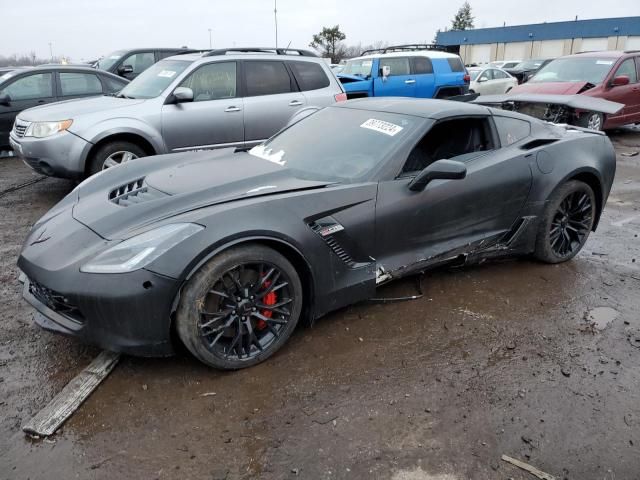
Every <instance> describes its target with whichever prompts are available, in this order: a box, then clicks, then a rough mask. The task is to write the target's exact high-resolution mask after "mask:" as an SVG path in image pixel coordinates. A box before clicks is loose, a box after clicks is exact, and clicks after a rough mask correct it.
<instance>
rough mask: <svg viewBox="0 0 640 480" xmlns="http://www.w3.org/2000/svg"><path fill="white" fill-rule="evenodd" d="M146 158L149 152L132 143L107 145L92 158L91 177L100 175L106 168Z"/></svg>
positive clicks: (118, 142) (121, 142)
mask: <svg viewBox="0 0 640 480" xmlns="http://www.w3.org/2000/svg"><path fill="white" fill-rule="evenodd" d="M146 156H147V152H145V151H144V149H143V148H142V147H140V146H139V145H136V144H135V143H132V142H126V141H115V142H109V143H105V144H104V145H102V146H101V147H100V148H98V150H96V152H95V153H94V155H93V157H92V158H91V163H90V164H89V175H93V174H95V173H98V172H100V171H102V170H104V169H106V168H110V167H114V166H116V165H118V164H120V163H124V162H128V161H131V160H135V159H136V158H140V157H146Z"/></svg>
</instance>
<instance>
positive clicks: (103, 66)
mask: <svg viewBox="0 0 640 480" xmlns="http://www.w3.org/2000/svg"><path fill="white" fill-rule="evenodd" d="M125 53H127V51H126V50H118V51H116V52H111V53H110V54H109V55H106V56H104V57H102V58H101V59H100V60H98V68H99V69H100V70H109V69H110V68H111V67H113V66H114V65H115V64H116V62H117V61H118V60H120V58H121V57H122V56H123V55H124V54H125Z"/></svg>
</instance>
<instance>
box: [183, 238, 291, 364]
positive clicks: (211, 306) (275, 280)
mask: <svg viewBox="0 0 640 480" xmlns="http://www.w3.org/2000/svg"><path fill="white" fill-rule="evenodd" d="M302 295H303V294H302V284H301V282H300V277H299V275H298V273H297V272H296V270H295V268H294V267H293V265H291V263H290V262H289V261H288V260H287V259H286V258H285V257H284V256H283V255H281V254H280V253H278V252H276V251H275V250H272V249H271V248H268V247H265V246H262V245H255V244H253V245H245V246H239V247H234V248H231V249H229V250H227V251H225V252H222V253H221V254H219V255H216V256H215V257H214V258H212V259H211V260H209V261H208V262H207V263H206V264H204V265H203V266H202V267H201V268H200V270H198V272H197V273H196V274H195V275H194V276H193V277H192V278H191V279H190V280H189V282H188V283H187V285H186V287H185V288H184V290H183V292H182V295H181V297H180V303H179V305H178V310H177V314H176V327H177V331H178V335H179V337H180V339H181V340H182V342H183V343H184V345H185V346H186V347H187V348H188V349H189V351H190V352H191V353H192V354H193V355H194V356H195V357H196V358H198V360H200V361H201V362H203V363H205V364H207V365H209V366H211V367H214V368H219V369H223V370H236V369H239V368H245V367H250V366H252V365H255V364H257V363H260V362H262V361H264V360H266V359H267V358H269V357H270V356H271V355H273V354H274V353H275V352H276V351H277V350H278V349H280V347H282V345H283V344H284V343H285V342H286V341H287V340H288V338H289V337H290V336H291V334H292V332H293V330H294V328H295V326H296V324H297V323H298V319H299V318H300V314H301V312H302Z"/></svg>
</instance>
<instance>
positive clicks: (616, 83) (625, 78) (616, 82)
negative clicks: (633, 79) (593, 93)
mask: <svg viewBox="0 0 640 480" xmlns="http://www.w3.org/2000/svg"><path fill="white" fill-rule="evenodd" d="M629 82H630V79H629V75H618V76H617V77H615V78H614V79H613V80H612V81H611V86H612V87H622V86H624V85H629Z"/></svg>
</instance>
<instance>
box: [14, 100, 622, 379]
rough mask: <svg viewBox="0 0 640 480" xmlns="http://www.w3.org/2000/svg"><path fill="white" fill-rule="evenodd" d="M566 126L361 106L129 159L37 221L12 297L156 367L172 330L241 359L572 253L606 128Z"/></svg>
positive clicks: (598, 174)
mask: <svg viewBox="0 0 640 480" xmlns="http://www.w3.org/2000/svg"><path fill="white" fill-rule="evenodd" d="M480 98H482V97H480ZM480 98H479V99H480ZM479 99H478V100H479ZM600 102H603V101H600ZM604 103H608V102H604ZM570 128H571V127H560V126H556V125H551V124H548V123H545V122H542V121H539V120H536V119H534V118H531V117H528V116H525V115H521V114H518V113H513V112H507V111H502V110H494V109H490V108H487V107H484V106H479V105H473V104H470V103H464V102H454V101H444V100H424V99H399V98H395V99H389V98H387V99H373V98H369V99H360V100H353V101H350V102H344V103H340V104H337V105H334V106H332V107H329V108H325V109H322V110H320V111H318V112H317V113H314V114H312V115H311V116H309V117H307V118H305V119H303V120H301V121H299V122H297V123H295V124H293V125H292V126H291V127H289V128H288V129H285V130H282V131H281V132H280V133H279V134H278V135H276V136H274V137H273V138H271V139H270V140H268V141H267V142H266V143H264V144H262V145H259V146H256V147H254V148H253V149H252V150H251V151H249V152H238V151H235V152H234V151H233V150H225V151H222V150H221V151H218V152H197V153H195V152H194V153H184V154H181V155H164V156H159V157H155V158H149V159H142V160H140V161H137V162H130V163H127V164H125V165H122V166H121V167H118V168H114V169H110V170H107V171H105V172H104V173H103V174H101V175H96V176H95V177H92V178H90V179H89V180H87V181H86V182H84V183H82V184H81V185H80V186H79V187H78V188H77V189H76V190H74V191H73V192H71V193H70V194H69V195H67V197H65V198H64V199H63V200H62V201H61V202H60V203H59V204H58V205H57V206H55V207H54V208H53V209H52V210H51V211H49V213H47V214H46V215H45V216H44V217H43V218H42V219H41V220H39V221H38V222H37V223H36V224H35V225H34V227H33V229H32V230H31V232H30V233H29V236H28V237H27V239H26V241H25V243H24V247H23V250H22V252H21V254H20V258H19V260H18V266H19V268H20V269H21V271H22V272H23V275H21V277H22V278H23V280H24V282H25V285H24V290H23V292H24V293H23V295H24V297H25V299H26V300H27V302H29V303H30V304H31V305H33V306H34V307H35V308H36V309H37V310H38V311H39V312H40V313H41V314H42V315H36V317H35V318H36V322H37V323H38V324H39V325H40V326H42V327H43V328H45V329H47V330H51V331H54V332H59V333H65V334H67V335H72V336H75V337H78V338H80V339H82V340H83V341H85V342H90V343H95V344H97V345H99V346H101V347H103V348H106V349H109V350H116V351H122V352H126V353H129V354H135V355H155V356H162V355H169V354H171V353H172V352H173V345H174V343H173V342H172V332H177V336H178V337H179V338H180V339H181V341H182V342H183V343H184V344H185V345H186V346H187V348H188V349H189V350H190V351H191V352H192V353H193V354H194V355H195V356H196V357H197V358H198V359H200V360H201V361H202V362H204V363H205V364H207V365H210V366H213V367H217V368H223V369H237V368H243V367H248V366H251V365H254V364H256V363H259V362H261V361H263V360H265V359H266V358H268V357H269V356H271V355H272V354H273V353H274V352H276V351H277V350H278V349H279V348H280V347H282V345H283V344H284V343H285V342H286V341H287V339H288V338H289V337H290V336H291V333H292V332H293V330H294V328H295V326H296V324H297V323H298V322H299V321H300V320H301V319H305V320H314V319H316V318H318V317H320V316H322V315H324V314H326V313H328V312H330V311H332V310H335V309H338V308H341V307H344V306H345V305H348V304H352V303H355V302H359V301H362V300H365V299H367V298H370V297H372V296H374V295H375V292H376V287H377V286H379V285H381V284H384V283H387V282H389V281H391V280H394V279H397V278H401V277H404V276H407V275H412V274H415V273H418V272H421V271H424V270H425V269H430V268H435V267H437V266H443V265H456V266H461V265H463V264H465V263H466V264H473V263H477V262H481V261H483V260H486V259H489V258H494V257H502V256H519V255H526V254H533V256H535V257H536V258H537V259H539V260H541V261H543V262H546V263H559V262H564V261H567V260H569V259H571V258H573V257H574V256H575V255H576V254H577V253H578V252H579V251H580V249H581V248H582V246H583V245H584V243H585V242H586V240H587V237H588V236H589V234H590V232H591V231H593V230H595V229H596V227H597V225H598V220H599V218H600V213H601V212H602V209H603V207H604V205H605V203H606V201H607V197H608V195H609V192H610V190H611V184H612V182H613V178H614V173H615V168H616V156H615V151H614V149H613V146H612V145H611V142H610V141H609V139H608V138H607V137H606V136H605V135H602V134H599V133H597V132H588V131H578V130H573V131H571V132H570V133H569V132H567V130H568V129H570ZM536 158H537V164H536V160H533V159H536ZM399 232H401V234H399Z"/></svg>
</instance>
